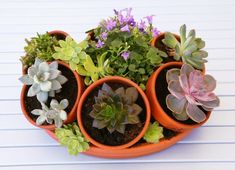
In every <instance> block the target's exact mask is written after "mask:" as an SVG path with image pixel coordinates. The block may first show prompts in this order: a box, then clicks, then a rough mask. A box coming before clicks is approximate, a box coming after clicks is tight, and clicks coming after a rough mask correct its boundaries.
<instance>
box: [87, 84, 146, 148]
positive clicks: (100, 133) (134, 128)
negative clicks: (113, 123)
mask: <svg viewBox="0 0 235 170" xmlns="http://www.w3.org/2000/svg"><path fill="white" fill-rule="evenodd" d="M107 84H108V85H109V86H111V87H112V89H114V90H115V89H117V88H118V87H121V86H123V87H124V88H127V87H128V86H125V85H122V84H117V83H107ZM99 89H101V86H99V87H97V88H96V89H94V90H93V91H92V92H91V94H90V95H89V96H88V97H87V100H86V101H85V102H84V105H83V108H82V121H83V125H84V128H85V129H86V131H87V132H88V133H89V135H90V136H91V137H92V138H93V139H94V140H96V141H97V142H99V143H102V144H105V145H109V146H118V145H123V144H126V143H128V142H130V141H131V140H133V139H134V138H135V137H136V136H137V135H138V134H139V133H140V132H141V130H142V129H143V126H144V123H145V120H146V115H145V105H144V101H143V99H142V98H141V96H140V94H139V97H138V100H137V101H136V103H137V104H138V105H140V106H141V107H142V109H143V110H142V112H141V113H140V114H139V118H140V121H141V123H138V124H134V125H131V124H129V125H126V129H125V133H124V134H121V133H119V132H117V131H114V132H113V133H109V131H108V130H107V128H103V129H97V128H94V127H92V122H93V118H92V117H90V116H89V113H90V112H91V111H92V105H93V104H94V103H95V100H94V97H95V96H97V95H98V90H99Z"/></svg>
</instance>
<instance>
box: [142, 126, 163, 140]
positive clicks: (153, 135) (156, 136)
mask: <svg viewBox="0 0 235 170" xmlns="http://www.w3.org/2000/svg"><path fill="white" fill-rule="evenodd" d="M163 137H164V135H163V127H161V126H159V123H158V122H154V123H152V124H151V123H150V125H149V127H148V129H147V131H146V132H145V134H144V137H143V138H144V140H146V142H148V143H158V142H159V140H160V139H161V138H163Z"/></svg>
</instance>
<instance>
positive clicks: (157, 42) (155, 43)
mask: <svg viewBox="0 0 235 170" xmlns="http://www.w3.org/2000/svg"><path fill="white" fill-rule="evenodd" d="M173 35H174V36H175V38H176V39H177V40H178V41H180V36H179V35H176V34H173ZM164 38H165V32H162V33H160V34H159V35H157V36H155V37H154V38H153V39H152V41H151V46H152V47H156V48H158V49H160V50H162V51H165V48H164V49H163V48H162V46H161V45H160V44H162V45H163V46H165V45H164V44H163V43H162V40H163V39H164Z"/></svg>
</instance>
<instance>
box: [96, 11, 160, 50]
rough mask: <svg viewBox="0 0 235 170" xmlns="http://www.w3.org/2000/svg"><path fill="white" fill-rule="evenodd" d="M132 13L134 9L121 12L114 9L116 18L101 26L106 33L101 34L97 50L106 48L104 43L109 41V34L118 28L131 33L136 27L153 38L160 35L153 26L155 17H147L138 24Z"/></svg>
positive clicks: (104, 22)
mask: <svg viewBox="0 0 235 170" xmlns="http://www.w3.org/2000/svg"><path fill="white" fill-rule="evenodd" d="M131 12H132V8H125V9H122V10H120V11H117V10H115V9H114V13H115V16H114V17H112V18H109V19H108V20H106V21H103V22H102V23H101V25H100V26H101V27H102V28H103V31H104V32H103V33H101V35H100V37H99V39H98V42H97V44H96V47H97V48H102V47H103V46H104V41H105V40H106V39H107V35H108V32H109V31H112V30H113V29H115V28H118V29H119V30H120V31H122V32H129V33H130V32H131V31H132V30H133V29H134V28H135V27H137V28H138V30H139V31H140V32H143V33H145V34H148V35H150V36H152V37H155V36H157V35H158V34H159V31H158V30H157V28H154V27H153V26H152V23H153V17H154V15H150V16H146V17H144V19H143V20H141V21H140V23H137V22H136V21H135V19H134V16H133V15H132V14H131ZM146 23H147V24H146Z"/></svg>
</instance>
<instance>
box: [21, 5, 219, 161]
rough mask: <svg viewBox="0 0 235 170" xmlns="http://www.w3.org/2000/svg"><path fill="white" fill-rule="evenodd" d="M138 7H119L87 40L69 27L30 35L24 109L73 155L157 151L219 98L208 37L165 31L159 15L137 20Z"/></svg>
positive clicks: (187, 129)
mask: <svg viewBox="0 0 235 170" xmlns="http://www.w3.org/2000/svg"><path fill="white" fill-rule="evenodd" d="M131 11H132V9H131V8H126V9H123V10H120V11H117V10H114V13H115V14H114V16H113V17H109V18H108V19H106V20H102V21H101V22H100V23H99V25H98V26H97V27H95V28H94V29H91V30H90V31H88V32H87V33H88V36H87V37H86V38H85V39H84V40H82V41H81V42H76V41H75V40H74V39H73V38H72V37H70V36H68V34H67V33H65V32H63V31H51V32H48V33H45V34H42V35H40V34H38V35H37V37H33V38H32V39H31V40H26V42H27V46H26V47H25V52H26V54H25V56H23V57H22V58H21V61H22V64H23V76H22V77H21V78H20V80H21V81H22V82H23V83H24V84H25V85H24V86H23V89H22V92H21V108H22V111H23V113H24V115H25V117H26V118H27V119H28V121H29V122H30V123H32V124H33V125H35V126H37V127H40V128H43V129H45V130H46V132H47V133H48V134H50V135H51V136H52V137H53V138H55V139H56V140H57V141H58V142H60V144H61V145H63V146H66V147H67V149H68V152H69V153H70V154H71V155H77V154H78V153H80V152H85V153H87V154H90V155H95V156H101V157H109V158H130V157H136V156H141V155H145V154H148V153H153V152H158V151H160V150H162V149H165V148H167V147H169V146H171V145H173V144H175V143H176V142H177V141H178V140H181V139H182V138H183V137H185V136H187V135H188V134H189V133H190V130H191V129H192V128H195V127H198V126H201V125H202V124H203V123H205V122H206V120H207V119H208V118H209V116H210V114H211V111H212V110H213V108H215V107H217V106H218V105H219V99H218V97H217V96H216V95H215V94H214V93H213V90H214V89H215V86H216V81H215V79H214V78H213V77H212V76H210V75H205V64H204V63H205V62H207V61H206V60H205V58H206V57H207V55H208V54H207V52H206V51H204V50H203V48H204V47H205V42H204V41H203V40H202V39H201V38H197V37H196V35H195V31H194V30H190V31H189V33H188V34H187V35H186V26H185V25H182V26H181V27H180V36H179V35H176V34H172V33H170V32H165V33H160V32H159V31H158V30H157V28H156V27H154V26H153V22H152V20H153V15H150V16H147V17H144V18H143V19H141V20H140V21H139V22H137V21H136V20H135V19H134V16H133V15H132V13H131ZM177 61H178V62H177ZM164 63H165V64H164ZM83 82H84V84H85V85H86V86H84V89H85V90H84V93H83V94H82V92H83ZM150 110H151V111H150ZM151 116H152V117H151Z"/></svg>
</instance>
